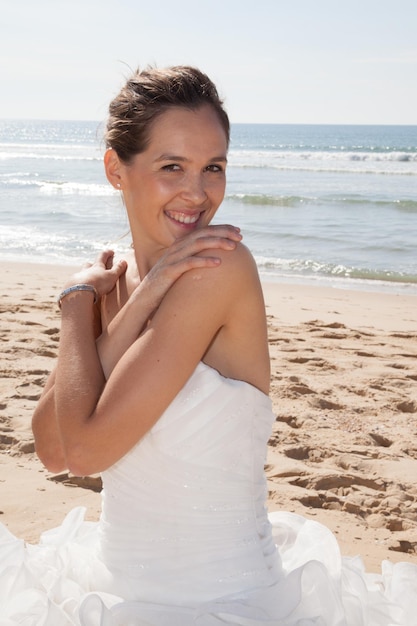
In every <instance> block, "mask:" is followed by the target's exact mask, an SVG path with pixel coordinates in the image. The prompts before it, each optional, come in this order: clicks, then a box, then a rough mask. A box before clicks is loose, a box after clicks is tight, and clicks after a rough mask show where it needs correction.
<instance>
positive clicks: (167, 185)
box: [119, 106, 227, 255]
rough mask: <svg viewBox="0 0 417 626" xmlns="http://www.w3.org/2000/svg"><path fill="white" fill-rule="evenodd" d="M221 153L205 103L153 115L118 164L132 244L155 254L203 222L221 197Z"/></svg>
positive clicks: (221, 135) (222, 138) (221, 136)
mask: <svg viewBox="0 0 417 626" xmlns="http://www.w3.org/2000/svg"><path fill="white" fill-rule="evenodd" d="M226 154H227V141H226V135H225V132H224V130H223V128H222V126H221V123H220V121H219V119H218V117H217V114H216V113H215V111H214V110H213V109H212V107H210V106H203V107H201V108H199V109H197V110H195V111H191V110H188V109H185V108H181V107H173V108H171V109H169V110H167V111H166V112H165V113H163V114H162V115H160V116H159V117H158V118H157V119H156V120H155V122H154V125H153V128H152V130H151V134H150V141H149V145H148V147H147V149H146V150H145V151H144V152H141V153H140V154H137V155H136V156H135V157H134V159H133V161H132V163H131V164H129V165H125V164H121V165H120V170H119V171H120V184H121V188H122V191H123V196H124V201H125V204H126V209H127V212H128V216H129V221H130V227H131V231H132V236H133V241H134V244H135V248H138V247H140V249H141V250H146V252H147V253H149V254H151V255H152V254H158V252H159V253H160V252H162V251H163V250H164V249H165V248H166V247H168V246H169V245H171V244H172V243H173V241H174V240H176V239H178V238H180V237H183V236H184V235H186V234H187V233H189V232H191V231H193V230H195V229H198V228H202V227H203V226H206V225H207V224H209V222H210V221H211V219H212V218H213V216H214V214H215V213H216V211H217V209H218V207H219V205H220V203H221V202H222V200H223V197H224V192H225V184H226V175H225V174H226V172H225V170H226Z"/></svg>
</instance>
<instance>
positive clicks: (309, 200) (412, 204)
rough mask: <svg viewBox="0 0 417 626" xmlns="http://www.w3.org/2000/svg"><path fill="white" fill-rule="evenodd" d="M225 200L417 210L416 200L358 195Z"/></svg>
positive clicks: (238, 196)
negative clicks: (383, 198) (381, 198)
mask: <svg viewBox="0 0 417 626" xmlns="http://www.w3.org/2000/svg"><path fill="white" fill-rule="evenodd" d="M225 200H226V201H231V202H239V203H241V204H245V205H246V204H247V205H252V206H276V207H289V208H291V207H297V206H300V205H306V204H320V205H324V204H326V205H344V206H346V205H352V206H355V205H360V206H375V207H378V206H379V207H381V208H382V207H391V208H394V209H397V210H399V211H404V212H409V213H414V212H417V200H374V199H369V198H365V197H364V196H360V195H350V196H348V195H345V194H343V195H335V194H333V195H328V196H321V197H317V196H285V195H283V196H279V195H274V194H253V193H230V194H227V195H226V197H225Z"/></svg>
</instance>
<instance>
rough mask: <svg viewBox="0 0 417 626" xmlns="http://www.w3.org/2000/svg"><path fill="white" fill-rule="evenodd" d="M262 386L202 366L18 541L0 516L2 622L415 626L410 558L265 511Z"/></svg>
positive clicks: (266, 402)
mask: <svg viewBox="0 0 417 626" xmlns="http://www.w3.org/2000/svg"><path fill="white" fill-rule="evenodd" d="M273 421H274V414H273V412H272V408H271V401H270V399H269V397H268V396H266V395H265V394H263V393H262V392H261V391H259V390H258V389H256V388H255V387H253V386H252V385H250V384H248V383H245V382H242V381H237V380H232V379H228V378H224V377H223V376H221V375H220V374H219V373H218V372H217V371H216V370H214V369H212V368H211V367H209V366H207V365H205V364H204V363H200V364H199V365H198V366H197V368H196V370H195V372H194V373H193V375H192V376H191V378H190V379H189V380H188V382H187V383H186V385H185V386H184V387H183V389H182V390H181V391H180V393H179V394H178V395H177V397H176V398H175V399H174V400H173V402H172V403H171V405H170V406H169V407H168V408H167V410H166V411H165V412H164V414H163V415H162V416H161V418H160V419H159V420H158V422H157V423H156V424H155V425H154V426H153V428H152V429H151V430H150V431H149V432H148V433H147V434H146V435H145V436H144V437H143V438H142V439H141V440H140V441H139V442H138V443H137V444H136V445H135V446H134V447H133V448H132V450H130V451H129V452H128V453H127V454H126V455H125V456H124V457H123V458H122V459H120V461H118V462H117V463H116V464H115V465H113V466H112V467H111V468H109V469H108V470H107V471H105V472H103V474H102V479H103V491H102V513H101V517H100V520H99V521H98V522H87V521H85V520H84V510H83V509H82V508H81V507H79V508H76V509H73V510H72V511H71V512H70V513H69V514H68V516H67V517H66V518H65V520H64V521H63V523H62V524H61V526H59V527H58V528H55V529H53V530H49V531H46V532H44V533H43V535H42V536H41V539H40V542H39V543H38V544H36V545H31V544H26V543H25V542H23V541H22V540H20V539H18V538H16V537H14V536H13V535H12V534H11V533H10V532H9V531H8V530H7V529H6V528H5V527H4V526H1V525H0V626H12V625H13V626H14V625H17V624H19V625H24V626H70V625H71V626H73V625H78V626H122V625H123V626H191V625H193V626H220V625H228V624H229V625H230V624H238V625H240V626H256V625H267V626H313V625H314V626H394V625H401V626H413V625H417V565H413V564H410V563H398V564H395V565H393V564H391V563H389V562H384V563H383V564H382V572H381V574H379V575H376V574H369V573H366V572H365V570H364V567H363V564H362V561H361V560H360V558H356V559H351V558H349V559H348V558H343V557H342V556H341V554H340V550H339V547H338V544H337V541H336V538H335V537H334V535H333V534H332V533H331V532H330V531H329V530H328V529H327V528H326V527H325V526H323V525H321V524H319V523H317V522H314V521H311V520H307V519H304V518H303V517H301V516H298V515H295V514H291V513H286V512H280V513H272V514H269V515H268V512H267V509H266V499H267V485H266V478H265V475H264V463H265V456H266V447H267V441H268V439H269V436H270V433H271V427H272V423H273Z"/></svg>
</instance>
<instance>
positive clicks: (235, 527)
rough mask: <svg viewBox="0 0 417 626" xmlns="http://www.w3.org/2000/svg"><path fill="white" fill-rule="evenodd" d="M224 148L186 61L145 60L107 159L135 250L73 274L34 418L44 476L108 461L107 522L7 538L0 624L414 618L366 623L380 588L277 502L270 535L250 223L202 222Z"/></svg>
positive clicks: (217, 116)
mask: <svg viewBox="0 0 417 626" xmlns="http://www.w3.org/2000/svg"><path fill="white" fill-rule="evenodd" d="M228 143H229V122H228V118H227V115H226V113H225V111H224V109H223V106H222V103H221V101H220V99H219V97H218V94H217V91H216V89H215V87H214V85H213V84H212V83H211V81H210V80H209V79H208V78H207V77H206V76H205V75H204V74H202V73H201V72H199V71H198V70H196V69H193V68H189V67H175V68H170V69H167V70H156V69H151V70H147V71H144V72H137V73H136V74H135V75H134V76H133V77H132V78H131V79H129V80H128V82H127V84H126V85H125V87H124V88H123V89H122V91H121V92H120V94H119V95H118V96H117V97H116V98H115V100H114V101H113V102H112V103H111V105H110V116H109V121H108V126H107V134H106V144H107V151H106V154H105V158H104V164H105V170H106V174H107V178H108V180H109V182H110V183H111V184H112V185H113V187H114V188H115V189H119V190H120V192H121V194H122V196H123V201H124V204H125V206H126V210H127V214H128V218H129V223H130V229H131V233H132V241H133V250H132V254H131V257H130V258H128V259H126V260H120V261H117V262H115V261H114V259H113V253H112V252H111V251H106V252H103V253H102V254H101V255H100V257H99V258H98V260H97V261H96V262H95V263H93V264H92V265H90V266H88V267H85V268H84V269H83V270H81V271H80V272H79V273H77V274H75V275H74V276H72V277H71V278H70V279H69V281H68V283H67V284H66V285H65V286H64V290H63V292H62V293H61V295H60V297H59V304H60V307H61V311H62V328H61V337H60V346H59V354H58V360H57V365H56V369H55V371H54V372H53V373H52V375H51V376H50V378H49V380H48V383H47V385H46V387H45V390H44V393H43V396H42V398H41V400H40V402H39V405H38V407H37V409H36V412H35V414H34V417H33V432H34V436H35V442H36V450H37V452H38V455H39V457H40V459H41V460H42V461H43V463H44V464H45V466H46V467H47V468H48V469H50V470H51V471H53V472H57V471H62V470H66V469H68V470H70V471H71V472H73V473H74V474H77V475H87V474H91V473H95V472H101V473H102V477H103V487H104V488H103V494H102V496H103V510H102V515H101V519H100V522H99V523H98V524H91V523H90V524H87V523H86V522H83V520H82V511H80V510H75V511H73V512H72V513H71V514H70V515H69V516H68V517H67V519H66V520H65V522H64V524H63V525H62V526H61V527H60V528H59V529H56V530H55V531H53V532H50V533H46V534H45V535H44V537H43V539H42V542H41V544H40V545H39V546H35V547H29V548H27V549H25V548H24V547H23V546H22V544H21V543H20V542H19V541H18V540H16V539H14V538H13V537H12V536H11V535H8V534H7V531H4V534H5V538H4V539H3V540H2V541H1V542H0V555H1V554H3V555H4V559H3V573H2V574H1V569H0V588H1V583H3V589H5V590H9V589H11V588H13V589H14V593H13V594H12V596H11V600H10V597H9V596H8V595H7V593H6V592H4V598H3V606H5V607H6V608H4V609H3V613H4V615H5V618H4V621H1V620H0V623H2V624H3V623H10V624H14V623H25V624H37V625H38V624H51V625H52V624H53V625H54V626H57V625H58V626H60V625H61V624H62V625H64V624H79V623H81V624H83V625H84V626H86V625H94V626H95V625H97V624H103V625H108V624H135V625H141V624H151V625H154V626H162V625H165V624H169V625H170V626H175V625H178V626H180V625H181V626H187V625H188V624H189V625H191V624H198V625H200V626H201V625H206V626H208V625H214V624H242V625H243V624H245V625H248V624H250V625H255V624H270V625H272V624H274V625H278V624H304V625H306V624H329V625H330V624H331V625H332V626H336V625H338V624H352V625H353V624H354V626H358V625H359V624H367V625H368V626H370V625H371V624H378V626H380V625H381V624H391V623H397V622H395V619H397V618H398V620H402V619H403V614H402V613H401V611H403V609H401V608H399V607H394V609H393V611H391V609H388V608H386V609H384V613H381V614H379V615H377V616H376V617H375V615H376V613H375V611H376V609H375V607H376V606H377V605H378V603H379V602H381V601H383V600H382V593H380V591H379V590H378V589H377V585H375V584H374V586H373V588H372V589H371V590H370V591H367V589H366V585H367V584H368V586H369V585H370V583H367V581H366V578H365V576H364V575H362V573H361V572H360V571H358V570H357V568H356V566H355V565H353V566H351V567H349V566H347V565H346V566H345V567H344V570H343V576H342V575H341V568H340V563H339V555H338V550H337V545H336V542H335V540H334V538H333V537H332V536H331V534H330V533H329V532H328V531H326V529H324V528H323V527H321V526H319V525H317V524H316V525H315V524H313V523H307V522H305V521H304V520H302V519H301V518H298V517H296V516H286V515H285V514H282V515H281V516H275V520H274V526H275V531H274V532H275V536H274V537H273V531H272V526H271V522H270V520H269V519H268V516H267V513H266V508H265V499H266V482H265V477H264V474H263V463H264V458H265V451H266V443H267V440H268V437H269V434H270V429H271V424H272V422H273V419H274V416H273V413H272V411H271V403H270V400H269V398H268V395H267V394H268V389H269V357H268V348H267V330H266V321H265V308H264V302H263V298H262V290H261V287H260V284H259V279H258V275H257V271H256V266H255V263H254V261H253V259H252V257H251V255H250V253H249V252H248V250H247V249H246V248H245V247H244V246H243V245H242V243H241V235H240V233H239V230H238V229H236V228H234V227H232V226H224V225H222V226H211V225H209V224H210V222H211V220H212V218H213V217H214V215H215V213H216V211H217V209H218V207H219V205H220V203H221V202H222V200H223V196H224V191H225V170H226V163H227V149H228ZM276 543H278V544H280V552H279V551H278V550H277V548H276V545H275V544H276ZM303 544H304V548H303ZM2 545H3V552H1V550H2V547H1V546H2ZM306 546H307V547H308V549H309V550H310V552H308V550H306ZM307 552H308V554H307ZM321 552H324V556H321V554H320V553H321ZM343 581H344V582H343ZM371 587H372V585H371ZM0 593H1V592H0ZM361 595H362V598H361V597H360V596H361ZM372 596H373V601H372ZM6 597H7V598H9V599H8V600H7V599H6ZM17 605H18V608H16V607H17ZM19 611H20V614H21V615H22V616H24V619H25V620H26V621H24V620H23V617H22V621H19V620H20V618H19V617H18V616H19ZM391 613H392V616H394V617H392V616H391V617H390V615H391ZM0 615H1V613H0ZM16 616H17V617H16ZM6 619H9V620H10V621H6ZM31 620H32V621H31ZM398 623H406V622H404V621H403V622H401V621H398Z"/></svg>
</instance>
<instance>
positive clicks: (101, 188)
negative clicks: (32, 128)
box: [0, 173, 117, 197]
mask: <svg viewBox="0 0 417 626" xmlns="http://www.w3.org/2000/svg"><path fill="white" fill-rule="evenodd" d="M22 176H24V174H23V173H22ZM0 185H4V186H8V187H10V188H19V187H26V188H28V187H34V188H38V190H39V192H40V193H43V194H49V195H52V194H65V195H71V194H74V195H84V196H97V197H100V196H112V195H115V193H117V192H116V191H115V190H114V189H113V188H112V187H111V186H110V185H109V184H108V183H104V184H100V183H81V182H69V181H48V180H38V179H35V178H30V177H29V178H18V177H12V176H5V177H4V179H3V180H1V178H0Z"/></svg>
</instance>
